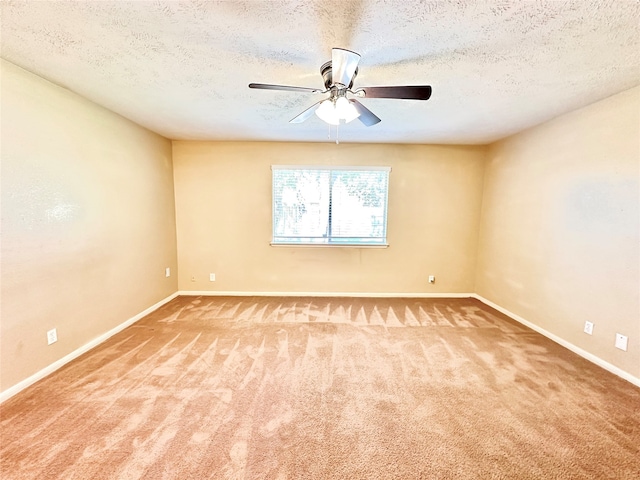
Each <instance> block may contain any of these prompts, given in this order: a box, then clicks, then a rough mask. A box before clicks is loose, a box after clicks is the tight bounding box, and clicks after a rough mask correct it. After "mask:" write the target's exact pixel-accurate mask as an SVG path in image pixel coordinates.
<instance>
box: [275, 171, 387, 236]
mask: <svg viewBox="0 0 640 480" xmlns="http://www.w3.org/2000/svg"><path fill="white" fill-rule="evenodd" d="M275 170H318V171H329V172H330V173H329V178H330V183H329V189H330V190H331V189H332V188H333V184H332V182H331V178H332V173H331V172H333V171H384V172H387V179H386V180H387V182H386V191H385V197H384V230H383V234H384V235H383V237H382V238H383V239H384V240H383V242H380V243H367V242H358V243H356V242H339V241H331V238H328V240H327V241H326V242H301V241H290V242H287V241H276V240H275V238H276V236H275V226H276V208H275V206H276V191H275V188H274V171H275ZM271 171H272V175H271V242H270V245H271V246H273V247H303V248H305V247H311V248H318V247H320V248H326V247H329V248H388V247H389V239H388V221H389V218H388V211H389V182H390V174H391V171H392V169H391V167H390V166H376V165H368V166H362V165H358V166H354V165H349V166H344V165H271ZM332 208H333V205H331V204H330V205H329V217H328V219H327V221H328V222H331V218H332V212H331V210H332ZM351 238H358V237H351ZM359 238H366V237H359Z"/></svg>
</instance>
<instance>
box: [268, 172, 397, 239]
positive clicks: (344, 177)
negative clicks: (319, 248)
mask: <svg viewBox="0 0 640 480" xmlns="http://www.w3.org/2000/svg"><path fill="white" fill-rule="evenodd" d="M272 171H273V242H272V243H273V244H274V245H282V244H284V245H383V246H386V245H387V190H388V185H389V172H390V171H391V169H390V168H389V167H293V166H280V165H274V166H273V167H272Z"/></svg>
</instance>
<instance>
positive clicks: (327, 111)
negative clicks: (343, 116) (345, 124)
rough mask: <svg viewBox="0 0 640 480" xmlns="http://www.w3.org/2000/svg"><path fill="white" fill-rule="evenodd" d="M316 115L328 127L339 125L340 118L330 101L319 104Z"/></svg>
mask: <svg viewBox="0 0 640 480" xmlns="http://www.w3.org/2000/svg"><path fill="white" fill-rule="evenodd" d="M316 115H317V116H318V118H320V120H322V121H323V122H327V123H328V124H329V125H339V124H340V117H339V116H338V112H337V110H336V107H335V105H334V103H333V102H332V101H331V100H325V101H324V102H322V103H321V104H320V106H319V107H318V108H317V110H316Z"/></svg>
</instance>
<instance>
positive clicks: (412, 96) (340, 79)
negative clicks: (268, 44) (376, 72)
mask: <svg viewBox="0 0 640 480" xmlns="http://www.w3.org/2000/svg"><path fill="white" fill-rule="evenodd" d="M359 62H360V55H359V54H357V53H355V52H352V51H350V50H344V49H342V48H333V49H331V60H330V61H328V62H326V63H325V64H324V65H322V67H320V74H321V75H322V78H323V80H324V87H325V89H324V90H321V89H318V88H308V87H293V86H288V85H271V84H267V83H250V84H249V88H257V89H262V90H285V91H290V92H307V93H329V97H328V98H325V99H324V100H320V101H319V102H317V103H315V104H314V105H312V106H311V107H309V108H307V109H306V110H305V111H304V112H302V113H301V114H299V115H297V116H296V117H294V118H292V119H291V120H290V121H289V123H302V122H304V121H305V120H307V119H308V118H309V117H311V115H313V114H314V113H315V114H316V115H317V116H318V117H320V119H322V120H323V121H325V122H327V123H328V124H330V125H339V124H340V120H344V121H345V123H349V122H350V121H352V120H355V119H356V118H357V119H359V120H360V121H361V122H362V123H363V124H364V125H365V126H367V127H370V126H372V125H375V124H376V123H379V122H380V119H379V118H378V117H376V116H375V114H374V113H373V112H372V111H371V110H369V109H368V108H367V107H365V106H364V105H363V104H362V103H360V102H359V101H358V100H356V99H355V98H347V94H350V95H353V96H355V97H358V98H397V99H406V100H428V99H429V97H430V96H431V87H430V86H429V85H413V86H393V87H360V88H357V89H355V90H352V87H353V80H354V79H355V78H356V75H358V63H359Z"/></svg>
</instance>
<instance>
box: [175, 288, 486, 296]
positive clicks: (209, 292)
mask: <svg viewBox="0 0 640 480" xmlns="http://www.w3.org/2000/svg"><path fill="white" fill-rule="evenodd" d="M178 295H184V296H200V295H201V296H205V297H206V296H209V297H358V298H363V297H371V298H470V297H474V295H475V294H473V293H415V292H413V293H401V292H395V293H388V292H237V291H226V292H224V291H217V290H180V291H179V292H178ZM474 298H475V297H474Z"/></svg>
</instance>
